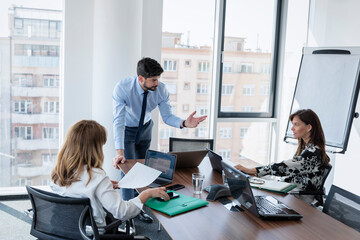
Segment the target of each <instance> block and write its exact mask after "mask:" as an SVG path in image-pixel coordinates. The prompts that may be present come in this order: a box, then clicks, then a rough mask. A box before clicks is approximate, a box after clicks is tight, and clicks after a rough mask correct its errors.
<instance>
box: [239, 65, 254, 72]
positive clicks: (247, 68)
mask: <svg viewBox="0 0 360 240" xmlns="http://www.w3.org/2000/svg"><path fill="white" fill-rule="evenodd" d="M240 71H241V72H242V73H251V72H253V64H251V63H242V64H241V70H240Z"/></svg>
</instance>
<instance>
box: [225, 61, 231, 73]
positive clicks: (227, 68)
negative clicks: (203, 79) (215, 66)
mask: <svg viewBox="0 0 360 240" xmlns="http://www.w3.org/2000/svg"><path fill="white" fill-rule="evenodd" d="M231 72H232V63H231V62H224V64H223V73H231Z"/></svg>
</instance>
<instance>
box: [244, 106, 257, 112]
mask: <svg viewBox="0 0 360 240" xmlns="http://www.w3.org/2000/svg"><path fill="white" fill-rule="evenodd" d="M241 110H242V111H243V112H253V111H254V106H242V108H241Z"/></svg>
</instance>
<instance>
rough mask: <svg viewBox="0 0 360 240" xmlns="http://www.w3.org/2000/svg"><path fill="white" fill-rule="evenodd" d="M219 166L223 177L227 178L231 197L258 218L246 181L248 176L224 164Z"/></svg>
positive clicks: (252, 196)
mask: <svg viewBox="0 0 360 240" xmlns="http://www.w3.org/2000/svg"><path fill="white" fill-rule="evenodd" d="M221 164H222V167H223V170H224V172H225V176H226V177H227V178H228V183H229V187H230V191H231V195H232V197H233V198H235V199H236V200H238V201H239V203H240V204H241V205H243V206H244V207H245V208H246V209H248V210H249V211H251V212H252V213H253V214H255V215H256V216H259V214H258V211H257V209H256V203H255V200H254V195H253V194H252V190H251V187H250V184H249V181H248V179H247V177H248V176H247V175H246V174H244V173H242V172H241V171H239V170H237V169H236V168H234V167H233V166H231V165H230V164H228V163H226V162H222V163H221Z"/></svg>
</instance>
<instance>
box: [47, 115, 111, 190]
mask: <svg viewBox="0 0 360 240" xmlns="http://www.w3.org/2000/svg"><path fill="white" fill-rule="evenodd" d="M105 143H106V130H105V128H104V127H103V126H101V125H100V124H99V123H97V122H96V121H92V120H82V121H79V122H77V123H75V124H74V125H73V126H72V127H71V128H70V130H69V131H68V133H67V135H66V138H65V143H64V145H63V146H62V148H61V150H60V152H59V155H58V158H57V163H56V166H55V167H54V169H53V170H52V172H51V179H52V180H53V182H54V183H56V184H57V185H59V186H62V187H63V186H70V185H71V184H72V183H73V182H76V181H79V179H80V177H81V175H82V173H83V171H84V166H86V170H87V172H88V174H89V180H88V182H87V183H86V185H87V184H88V183H89V182H90V180H91V169H92V168H100V169H102V165H103V162H104V153H103V149H102V147H103V145H104V144H105Z"/></svg>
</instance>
